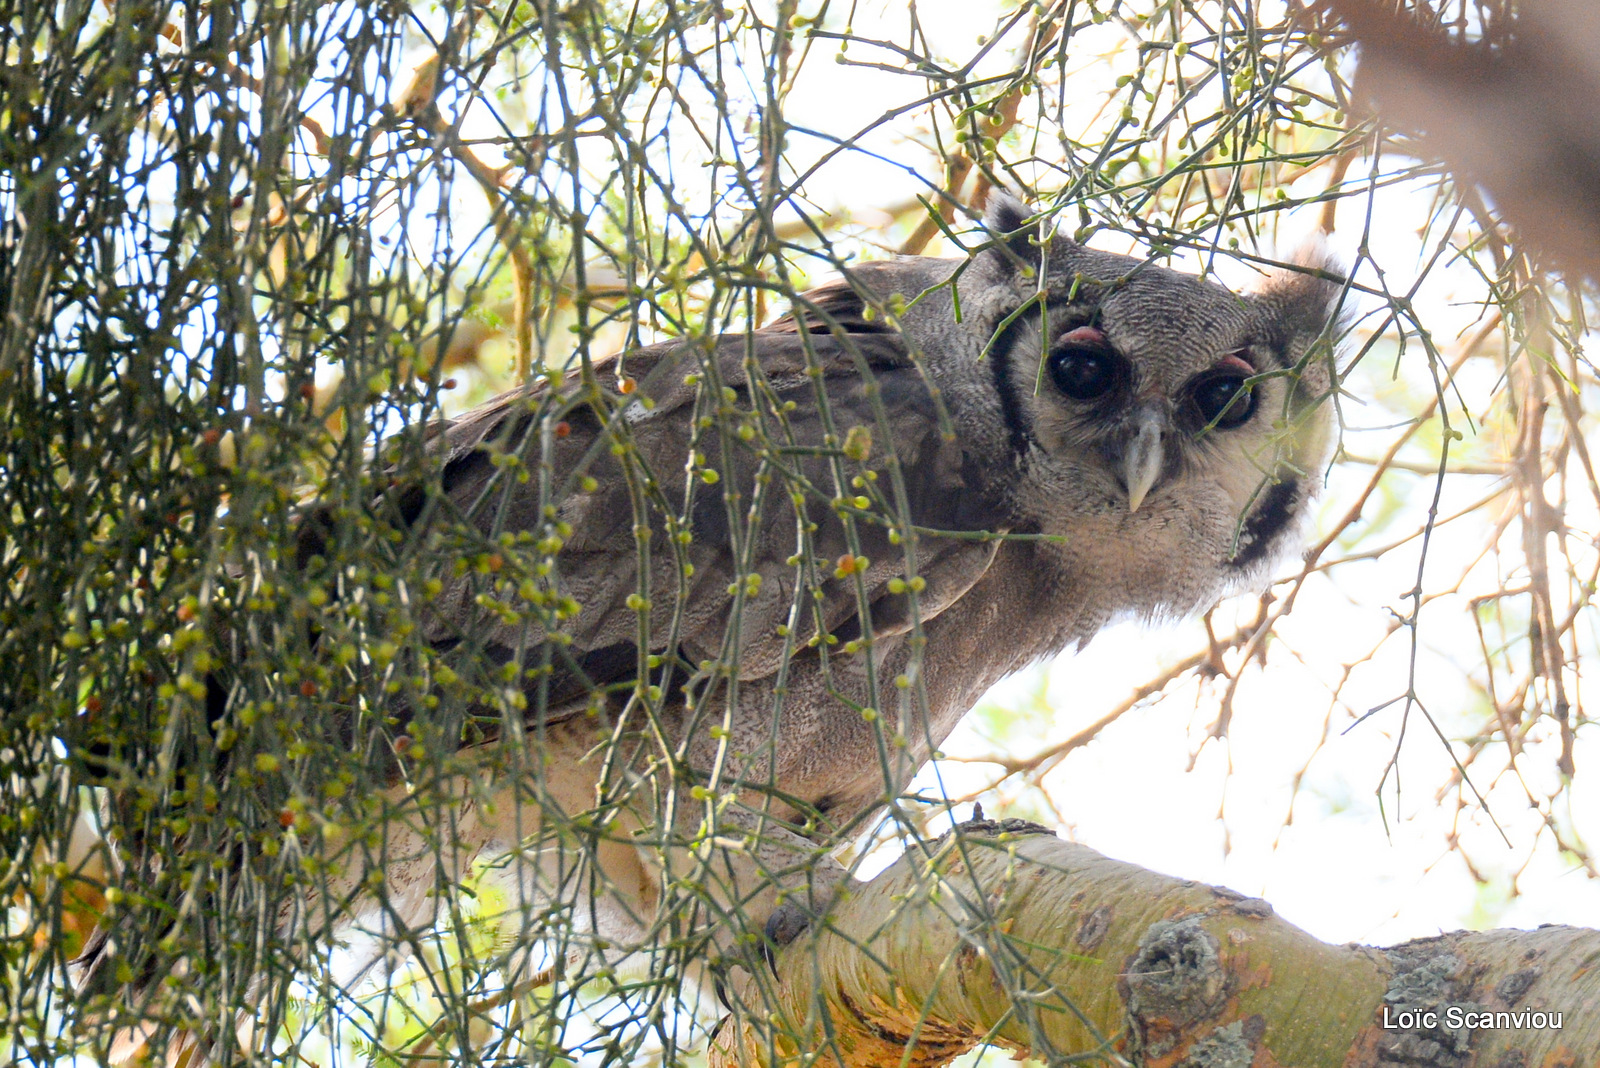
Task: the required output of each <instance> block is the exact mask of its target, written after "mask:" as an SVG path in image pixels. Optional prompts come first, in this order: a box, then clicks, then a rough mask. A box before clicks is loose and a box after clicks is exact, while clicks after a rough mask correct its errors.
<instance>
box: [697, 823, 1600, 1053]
mask: <svg viewBox="0 0 1600 1068" xmlns="http://www.w3.org/2000/svg"><path fill="white" fill-rule="evenodd" d="M755 981H760V982H763V984H764V985H768V986H769V987H770V988H769V989H767V990H765V991H763V992H761V994H760V996H757V994H756V992H755V991H748V992H747V993H748V995H749V996H747V997H746V998H745V999H744V1000H745V1003H746V1004H750V1005H767V1006H777V1009H776V1010H775V1011H773V1010H767V1012H766V1013H765V1014H764V1018H763V1019H760V1020H757V1019H752V1018H750V1017H748V1016H741V1015H735V1016H733V1017H730V1018H729V1019H727V1020H725V1021H724V1022H723V1024H722V1026H721V1027H720V1029H719V1032H718V1034H717V1037H716V1040H715V1042H714V1043H713V1051H712V1061H711V1063H712V1064H713V1065H716V1066H727V1065H736V1064H737V1065H746V1064H784V1063H791V1062H799V1061H802V1060H807V1059H814V1062H815V1063H820V1064H832V1063H839V1064H843V1065H847V1066H854V1065H896V1064H901V1065H908V1066H910V1065H934V1064H942V1063H944V1062H945V1061H948V1060H949V1059H950V1058H952V1057H954V1056H955V1055H957V1054H958V1053H960V1052H962V1051H964V1050H966V1049H969V1048H971V1047H972V1046H973V1045H975V1044H977V1043H978V1042H980V1041H984V1040H987V1041H990V1042H993V1043H996V1044H999V1045H1003V1046H1008V1047H1012V1048H1014V1049H1016V1050H1018V1051H1026V1052H1027V1053H1029V1054H1031V1055H1033V1056H1035V1057H1038V1058H1040V1059H1042V1060H1046V1061H1049V1062H1051V1063H1058V1062H1059V1061H1060V1059H1061V1058H1063V1057H1067V1056H1071V1055H1073V1054H1084V1053H1091V1052H1093V1051H1096V1050H1102V1051H1104V1052H1106V1053H1107V1054H1110V1057H1109V1059H1110V1060H1111V1061H1113V1062H1115V1061H1117V1060H1119V1059H1120V1060H1122V1061H1125V1062H1129V1063H1133V1064H1141V1065H1151V1066H1162V1068H1165V1066H1179V1065H1182V1066H1185V1068H1275V1066H1279V1065H1305V1066H1317V1068H1340V1066H1344V1068H1361V1066H1367V1065H1374V1066H1375V1065H1380V1064H1387V1065H1392V1066H1399V1065H1410V1066H1422V1068H1469V1066H1471V1068H1475V1066H1479V1065H1481V1066H1492V1068H1576V1066H1593V1065H1596V1064H1600V931H1594V930H1587V929H1583V928H1573V927H1553V926H1551V927H1542V928H1540V929H1538V930H1536V931H1489V932H1483V933H1474V932H1465V931H1463V932H1456V933H1453V934H1449V935H1443V936H1441V937H1438V938H1429V939H1422V940H1419V941H1416V942H1410V943H1407V944H1405V945H1401V946H1396V947H1393V948H1389V949H1379V948H1373V947H1368V946H1357V945H1346V946H1330V945H1325V944H1324V943H1321V942H1319V941H1317V940H1316V939H1314V938H1312V937H1311V936H1310V935H1308V934H1306V933H1305V932H1304V931H1301V930H1300V929H1298V928H1296V927H1294V926H1292V925H1290V924H1288V923H1285V922H1284V921H1283V920H1281V919H1279V918H1278V917H1277V916H1276V915H1275V914H1274V912H1273V910H1272V906H1271V905H1269V904H1268V903H1267V902H1265V901H1263V900H1260V899H1258V898H1246V897H1243V896H1241V895H1239V894H1236V893H1233V892H1232V891H1229V890H1225V889H1220V888H1217V887H1212V886H1206V885H1203V884H1200V883H1194V882H1186V881H1183V880H1178V879H1172V878H1169V877H1167V876H1163V875H1157V874H1155V873H1153V872H1148V871H1144V870H1143V869H1140V868H1138V867H1135V866H1133V865H1131V864H1124V863H1121V862H1119V861H1114V860H1109V859H1107V858H1105V857H1103V856H1100V855H1099V854H1098V853H1095V852H1094V851H1092V850H1090V849H1087V848H1085V847H1083V846H1078V845H1073V844H1071V843H1069V842H1064V841H1061V840H1060V839H1057V838H1055V837H1054V836H1052V835H1050V834H1049V833H1048V832H1043V833H1041V831H1040V829H1038V828H1034V827H1031V826H1030V825H1027V824H1023V823H1021V822H1020V821H1005V822H1004V823H993V822H984V823H969V824H965V825H963V827H962V829H961V833H960V834H959V835H952V836H947V837H946V838H945V839H943V840H941V841H940V842H939V843H938V845H937V847H936V848H935V849H934V850H933V851H932V852H931V853H919V854H917V855H915V856H910V855H908V856H907V857H904V858H902V859H901V860H900V861H899V862H898V863H897V864H896V865H894V866H893V867H892V868H890V869H889V870H888V871H886V872H885V873H884V874H883V875H881V876H879V877H878V878H877V879H875V880H873V881H872V882H871V883H868V884H865V885H863V886H861V887H860V888H859V889H857V890H856V892H854V893H853V894H851V895H850V896H849V897H848V898H847V899H845V900H844V901H842V902H840V903H839V904H838V905H837V906H836V907H835V909H834V912H833V915H832V917H831V919H830V922H829V923H828V924H827V929H826V930H825V931H824V932H823V933H822V934H821V935H820V936H818V937H816V938H808V937H802V938H801V939H800V940H799V941H797V942H796V943H795V944H794V945H792V946H790V947H789V948H788V949H786V950H785V951H783V952H782V953H781V954H780V955H779V958H778V961H777V964H776V976H775V977H774V976H773V975H771V974H768V975H766V976H761V977H758V978H757V980H755ZM1452 1007H1453V1008H1454V1012H1455V1013H1456V1014H1458V1016H1459V1018H1452V1016H1451V1013H1452ZM1495 1010H1499V1011H1508V1012H1525V1013H1532V1012H1544V1013H1547V1014H1552V1015H1553V1014H1555V1013H1560V1014H1561V1016H1560V1027H1559V1028H1557V1027H1554V1026H1550V1024H1551V1023H1553V1022H1554V1021H1553V1020H1552V1019H1549V1018H1547V1019H1546V1021H1545V1022H1546V1026H1544V1027H1539V1026H1537V1024H1538V1023H1539V1020H1538V1018H1537V1017H1535V1018H1532V1019H1520V1020H1517V1019H1512V1020H1506V1021H1501V1022H1505V1023H1510V1024H1511V1026H1509V1027H1506V1028H1504V1029H1498V1030H1494V1029H1484V1028H1482V1027H1468V1026H1455V1027H1452V1026H1451V1025H1452V1023H1458V1024H1467V1023H1472V1022H1475V1021H1474V1020H1473V1019H1472V1018H1471V1017H1468V1016H1466V1014H1467V1013H1477V1012H1482V1011H1495ZM1430 1012H1431V1013H1434V1014H1436V1015H1437V1021H1436V1022H1434V1023H1433V1024H1432V1026H1429V1024H1430V1021H1429V1019H1428V1018H1427V1014H1428V1013H1430ZM1407 1013H1412V1014H1416V1015H1415V1016H1414V1017H1413V1016H1407V1015H1406V1014H1407ZM819 1054H820V1056H818V1055H819Z"/></svg>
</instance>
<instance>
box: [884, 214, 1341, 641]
mask: <svg viewBox="0 0 1600 1068" xmlns="http://www.w3.org/2000/svg"><path fill="white" fill-rule="evenodd" d="M1030 214H1031V213H1030V212H1029V211H1028V210H1027V209H1026V208H1025V207H1023V206H1022V205H1021V204H1020V203H1018V202H1017V201H1016V200H1014V199H1012V198H1010V197H1008V196H1004V195H1001V196H994V197H991V203H990V206H989V210H988V214H987V217H986V219H985V223H986V227H987V229H988V230H989V231H990V232H991V233H992V234H995V235H997V237H1002V238H1003V239H1002V240H1000V241H998V242H997V243H996V245H995V246H994V247H992V248H990V249H989V250H987V251H985V252H983V253H980V254H979V255H978V256H976V257H975V258H974V259H973V260H972V261H970V262H969V263H967V265H966V266H965V268H963V269H961V272H960V274H959V275H958V277H957V279H956V285H957V287H958V293H959V296H960V303H961V306H962V316H961V323H960V325H959V326H956V327H955V329H956V330H957V331H959V333H961V334H962V335H964V336H965V338H966V342H965V345H964V346H963V348H964V352H963V355H962V357H961V359H960V363H961V367H960V369H959V371H958V372H956V375H955V376H956V377H958V378H960V379H961V385H960V386H959V387H958V388H957V389H956V391H955V392H956V393H957V394H958V397H957V398H956V399H957V400H958V401H959V400H964V401H966V402H967V403H965V404H962V407H963V408H965V409H966V411H965V415H966V416H967V417H966V418H964V419H959V420H958V421H959V422H960V423H961V424H962V430H963V431H964V433H966V434H967V435H969V436H970V438H971V445H970V447H971V448H977V449H982V450H984V451H986V452H988V453H990V454H998V455H1000V456H1003V457H1004V458H1005V464H1006V465H1007V469H1008V475H1007V476H1006V477H1005V478H1003V479H1001V480H1000V481H1001V482H1002V484H1004V485H1006V486H1007V487H1008V491H1009V492H1008V496H1009V498H1010V500H1009V502H1008V503H1009V507H1010V509H1011V510H1012V511H1013V513H1014V514H1015V516H1016V519H1017V527H1016V528H1015V529H1019V530H1025V529H1029V528H1032V529H1035V530H1037V531H1038V532H1039V533H1043V534H1054V535H1059V536H1060V538H1059V539H1058V540H1057V541H1056V542H1055V545H1056V549H1055V557H1056V559H1057V561H1058V563H1059V564H1060V566H1061V567H1062V568H1063V569H1064V572H1065V574H1066V581H1068V582H1070V583H1072V584H1073V585H1074V586H1076V587H1078V588H1079V589H1080V591H1082V592H1084V593H1087V592H1088V590H1089V587H1093V588H1094V591H1095V592H1094V593H1093V594H1091V595H1090V597H1089V599H1090V600H1092V601H1094V602H1096V603H1098V604H1100V605H1102V606H1104V607H1105V608H1106V610H1107V617H1108V618H1109V617H1113V616H1117V615H1130V614H1131V615H1140V616H1145V617H1149V616H1162V615H1182V614H1187V613H1189V612H1192V611H1197V610H1202V609H1204V608H1207V607H1209V606H1210V605H1211V604H1213V603H1215V602H1216V600H1217V599H1218V598H1220V597H1222V596H1225V595H1227V594H1230V593H1235V592H1239V591H1242V590H1244V589H1248V588H1251V587H1253V586H1257V585H1259V584H1261V583H1262V582H1263V581H1264V579H1265V577H1266V574H1267V572H1268V571H1269V570H1270V569H1271V568H1272V567H1273V565H1274V564H1275V563H1276V562H1277V561H1278V560H1279V559H1280V558H1281V557H1282V555H1283V554H1284V553H1285V551H1287V550H1290V549H1292V548H1294V547H1297V546H1298V545H1299V542H1300V535H1301V532H1302V530H1303V522H1302V520H1303V518H1304V516H1305V515H1306V513H1307V512H1308V510H1309V508H1308V506H1309V503H1310V501H1311V499H1312V498H1313V496H1314V494H1315V492H1316V490H1317V489H1318V488H1319V486H1320V485H1321V482H1322V479H1323V466H1324V464H1325V463H1326V461H1327V457H1328V452H1329V447H1330V444H1331V441H1332V437H1333V434H1332V425H1333V419H1332V410H1333V408H1332V404H1331V402H1330V398H1331V392H1332V388H1333V377H1334V375H1333V348H1332V339H1333V338H1334V337H1336V331H1335V329H1334V327H1333V326H1332V325H1331V322H1332V320H1333V318H1334V315H1335V310H1336V308H1337V306H1338V304H1339V298H1340V293H1341V286H1340V285H1339V284H1338V283H1336V282H1333V281H1330V280H1328V279H1329V278H1330V273H1329V272H1328V271H1327V270H1326V268H1323V269H1321V270H1316V269H1312V268H1308V269H1307V270H1306V271H1286V272H1282V273H1279V274H1275V275H1270V276H1267V277H1265V278H1264V279H1263V282H1262V284H1261V285H1260V286H1259V287H1258V288H1257V289H1256V290H1255V291H1254V292H1250V293H1243V294H1238V293H1233V292H1230V291H1229V290H1227V289H1225V288H1223V287H1222V286H1220V285H1217V284H1215V283H1213V282H1209V281H1205V280H1202V279H1200V278H1197V277H1194V276H1192V275H1187V274H1181V273H1178V272H1175V271H1171V270H1167V269H1164V268H1161V267H1158V266H1155V265H1153V264H1152V263H1150V262H1148V261H1146V260H1140V259H1134V258H1129V257H1126V256H1118V255H1113V254H1110V253H1105V252H1099V251H1095V250H1093V249H1089V248H1086V247H1084V246H1082V245H1079V244H1076V243H1074V242H1072V241H1070V240H1068V239H1066V238H1063V237H1060V236H1057V237H1055V238H1054V239H1053V240H1051V241H1049V242H1048V243H1046V244H1043V245H1041V244H1040V241H1039V235H1038V233H1037V231H1036V230H1030V229H1029V228H1027V226H1026V223H1027V219H1028V216H1029V215H1030ZM931 295H932V294H930V296H931ZM909 318H911V317H909V316H908V319H909ZM952 319H953V316H952ZM947 321H950V320H947ZM930 326H931V322H930ZM917 329H918V328H917V327H916V326H915V325H914V324H912V323H908V324H907V332H908V334H914V333H915V332H916V331H917ZM934 329H937V328H934ZM913 340H916V341H920V342H921V344H922V345H923V346H924V347H929V345H930V343H931V342H933V341H934V340H935V339H934V338H931V337H930V338H928V339H926V340H923V339H916V338H913ZM942 340H943V343H942V344H940V345H939V346H938V347H940V348H943V349H944V350H945V351H947V352H948V351H950V347H949V345H948V340H949V339H948V335H946V337H945V338H944V339H942ZM946 369H947V370H954V369H952V368H949V367H948V366H947V368H946ZM1085 622H1086V624H1087V622H1088V621H1085ZM1102 622H1103V620H1102Z"/></svg>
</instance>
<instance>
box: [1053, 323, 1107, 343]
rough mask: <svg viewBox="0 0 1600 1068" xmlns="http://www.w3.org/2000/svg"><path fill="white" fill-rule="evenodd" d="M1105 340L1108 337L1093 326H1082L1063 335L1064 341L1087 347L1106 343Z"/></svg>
mask: <svg viewBox="0 0 1600 1068" xmlns="http://www.w3.org/2000/svg"><path fill="white" fill-rule="evenodd" d="M1105 339H1106V336H1105V335H1104V334H1102V333H1101V332H1100V331H1098V330H1096V329H1095V328H1094V327H1092V326H1080V327H1078V328H1076V329H1074V330H1068V331H1067V332H1066V333H1065V334H1062V335H1061V340H1062V341H1073V342H1077V343H1079V344H1085V345H1099V344H1102V343H1104V342H1105Z"/></svg>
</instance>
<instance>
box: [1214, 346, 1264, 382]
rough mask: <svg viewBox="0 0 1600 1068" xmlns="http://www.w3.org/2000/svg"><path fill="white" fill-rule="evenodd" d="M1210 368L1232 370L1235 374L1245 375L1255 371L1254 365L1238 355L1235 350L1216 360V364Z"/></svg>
mask: <svg viewBox="0 0 1600 1068" xmlns="http://www.w3.org/2000/svg"><path fill="white" fill-rule="evenodd" d="M1212 370H1213V371H1232V372H1234V373H1235V374H1242V375H1245V376H1247V377H1248V376H1250V375H1253V374H1255V373H1256V369H1255V367H1254V365H1252V364H1251V363H1250V361H1249V360H1246V359H1245V358H1244V357H1243V356H1240V355H1239V354H1238V353H1237V352H1235V353H1231V354H1229V355H1227V356H1224V357H1223V358H1222V359H1220V360H1218V361H1217V363H1216V366H1215V367H1213V368H1212Z"/></svg>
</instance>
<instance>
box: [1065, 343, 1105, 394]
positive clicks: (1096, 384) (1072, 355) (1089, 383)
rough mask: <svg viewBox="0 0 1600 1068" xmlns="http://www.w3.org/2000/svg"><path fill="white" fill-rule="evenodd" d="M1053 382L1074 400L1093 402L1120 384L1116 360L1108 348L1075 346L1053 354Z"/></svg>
mask: <svg viewBox="0 0 1600 1068" xmlns="http://www.w3.org/2000/svg"><path fill="white" fill-rule="evenodd" d="M1050 379H1051V381H1053V382H1055V384H1056V388H1057V389H1059V390H1060V391H1061V392H1063V393H1065V394H1066V395H1067V396H1069V397H1071V398H1072V399H1073V400H1080V401H1086V400H1094V399H1095V398H1096V397H1101V396H1104V395H1105V394H1107V393H1109V392H1110V391H1111V388H1112V387H1113V386H1115V385H1116V384H1117V363H1116V357H1115V356H1113V355H1112V354H1111V353H1109V352H1107V351H1106V350H1105V349H1101V348H1095V347H1092V346H1087V345H1074V346H1072V347H1070V348H1067V349H1064V350H1061V351H1059V352H1055V353H1052V354H1051V356H1050Z"/></svg>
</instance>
